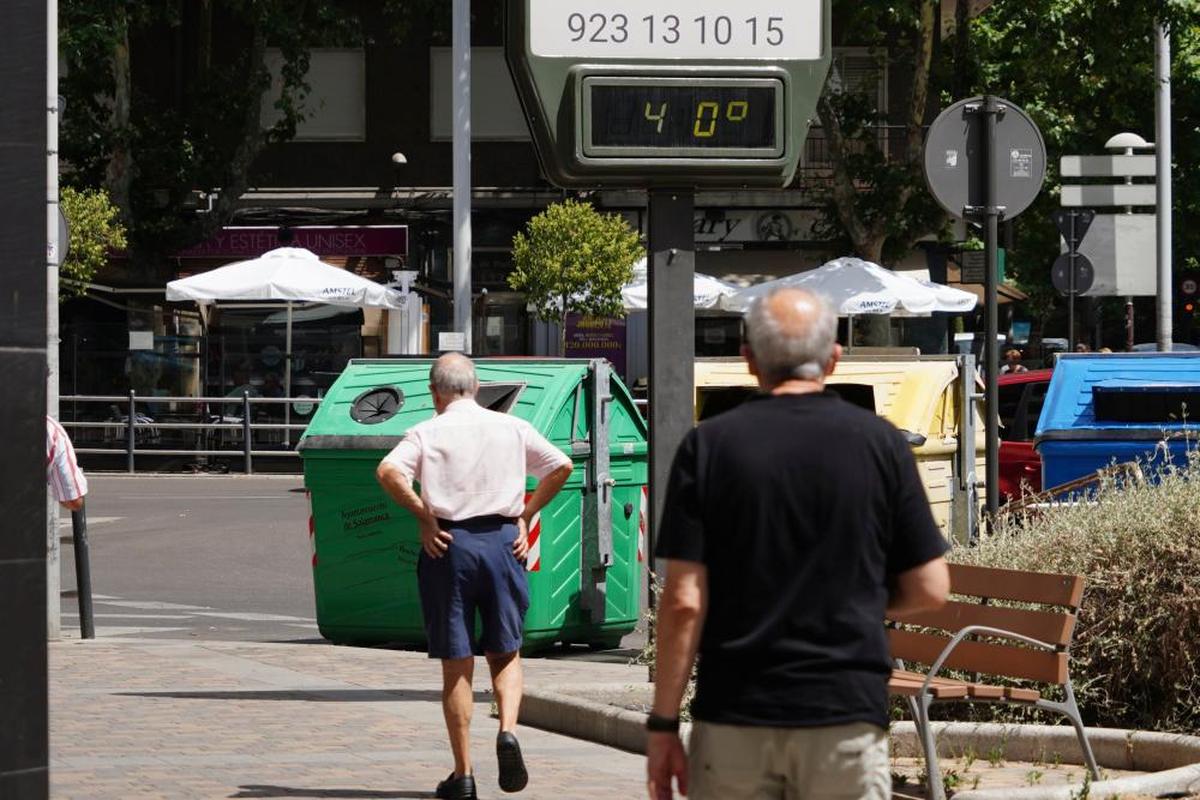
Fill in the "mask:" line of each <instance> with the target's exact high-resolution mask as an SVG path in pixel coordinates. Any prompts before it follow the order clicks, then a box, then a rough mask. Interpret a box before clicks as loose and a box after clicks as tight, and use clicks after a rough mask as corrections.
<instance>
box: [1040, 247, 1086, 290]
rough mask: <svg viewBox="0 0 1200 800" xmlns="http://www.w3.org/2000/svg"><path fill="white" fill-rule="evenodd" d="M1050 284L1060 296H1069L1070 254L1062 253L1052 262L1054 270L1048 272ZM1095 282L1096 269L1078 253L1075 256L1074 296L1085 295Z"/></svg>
mask: <svg viewBox="0 0 1200 800" xmlns="http://www.w3.org/2000/svg"><path fill="white" fill-rule="evenodd" d="M1050 282H1051V283H1053V284H1054V288H1055V289H1058V291H1059V292H1060V293H1062V294H1066V295H1069V294H1070V293H1071V254H1070V253H1063V254H1062V255H1061V256H1059V257H1058V259H1057V260H1055V262H1054V268H1053V270H1052V271H1051V272H1050ZM1095 282H1096V268H1095V267H1093V266H1092V262H1091V261H1090V260H1088V257H1087V256H1085V255H1081V254H1079V253H1076V254H1075V294H1076V295H1081V294H1086V293H1087V291H1088V290H1089V289H1091V288H1092V285H1093V284H1094V283H1095Z"/></svg>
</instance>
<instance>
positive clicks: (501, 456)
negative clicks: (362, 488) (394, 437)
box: [383, 399, 571, 521]
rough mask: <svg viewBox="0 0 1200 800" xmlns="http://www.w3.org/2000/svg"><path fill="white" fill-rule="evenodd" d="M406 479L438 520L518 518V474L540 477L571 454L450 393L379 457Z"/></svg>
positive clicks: (524, 425)
mask: <svg viewBox="0 0 1200 800" xmlns="http://www.w3.org/2000/svg"><path fill="white" fill-rule="evenodd" d="M383 460H384V463H387V464H392V465H394V466H395V467H397V468H398V469H399V470H400V472H401V473H402V474H403V475H404V476H405V477H406V478H408V479H409V480H410V481H418V482H420V484H421V497H422V499H423V500H424V501H425V504H426V505H427V506H428V507H429V509H430V511H432V512H433V514H434V515H435V516H437V517H438V518H439V519H445V520H451V521H460V520H465V519H471V518H472V517H486V516H492V515H497V516H502V517H518V516H520V515H521V512H522V511H524V510H525V479H526V477H527V476H529V475H532V476H533V477H535V478H537V479H538V480H541V479H542V478H544V477H546V476H547V475H549V474H550V473H551V472H553V471H554V470H556V469H558V468H559V467H562V466H565V465H567V464H570V463H571V459H570V458H568V457H567V455H566V454H565V453H563V452H562V451H561V450H559V449H558V448H557V447H555V446H554V445H552V444H551V443H550V442H548V441H547V440H546V438H545V437H544V436H542V435H541V434H540V433H538V432H537V431H536V430H534V428H533V426H532V425H530V424H529V423H528V422H526V421H525V420H522V419H518V418H517V417H514V416H511V415H509V414H500V413H498V412H495V411H490V410H488V409H486V408H483V407H481V406H480V405H479V404H478V403H476V402H475V401H474V400H471V399H463V400H456V401H455V402H453V403H451V404H450V405H449V406H448V407H447V408H446V410H445V411H444V412H443V413H441V414H439V415H438V416H436V417H434V418H433V419H431V420H428V421H427V422H422V423H420V424H418V425H414V426H413V427H412V428H411V429H410V430H409V431H408V434H407V435H406V436H405V437H404V440H403V441H401V442H400V444H398V445H396V448H395V449H394V450H392V452H391V453H389V454H388V455H387V456H386V457H385V458H384V459H383Z"/></svg>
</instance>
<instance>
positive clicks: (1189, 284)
mask: <svg viewBox="0 0 1200 800" xmlns="http://www.w3.org/2000/svg"><path fill="white" fill-rule="evenodd" d="M1179 289H1180V290H1181V291H1182V292H1183V293H1184V294H1185V295H1187V296H1188V297H1191V296H1192V295H1194V294H1195V293H1196V290H1198V289H1200V284H1197V283H1196V281H1195V279H1194V278H1188V279H1187V280H1185V281H1184V282H1183V283H1181V284H1179Z"/></svg>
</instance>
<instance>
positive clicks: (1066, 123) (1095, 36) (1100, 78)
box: [970, 0, 1200, 322]
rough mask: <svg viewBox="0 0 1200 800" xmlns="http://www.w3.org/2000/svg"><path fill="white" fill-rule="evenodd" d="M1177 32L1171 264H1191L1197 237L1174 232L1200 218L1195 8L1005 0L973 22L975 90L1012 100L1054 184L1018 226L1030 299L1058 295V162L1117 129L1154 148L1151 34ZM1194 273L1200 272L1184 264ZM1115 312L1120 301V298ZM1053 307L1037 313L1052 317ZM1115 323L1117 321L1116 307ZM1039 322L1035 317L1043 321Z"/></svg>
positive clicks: (1199, 23)
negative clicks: (1054, 280) (1043, 151)
mask: <svg viewBox="0 0 1200 800" xmlns="http://www.w3.org/2000/svg"><path fill="white" fill-rule="evenodd" d="M1158 19H1165V20H1167V21H1168V22H1169V23H1170V26H1171V29H1172V39H1173V41H1172V50H1173V56H1174V58H1173V69H1172V73H1173V86H1172V90H1173V94H1174V105H1173V115H1172V116H1173V121H1174V126H1173V127H1174V137H1175V161H1176V169H1175V175H1174V191H1175V206H1176V218H1177V222H1176V225H1175V253H1176V258H1175V263H1176V264H1177V265H1178V266H1179V267H1187V266H1189V263H1188V262H1189V258H1194V254H1195V253H1196V252H1198V251H1200V230H1198V229H1197V228H1196V227H1195V226H1187V225H1182V224H1179V222H1180V221H1182V220H1185V219H1189V218H1192V217H1194V216H1195V214H1197V213H1200V172H1197V171H1196V170H1194V169H1190V168H1185V167H1187V166H1190V165H1194V164H1196V163H1197V160H1198V159H1200V4H1196V3H1194V2H1170V1H1169V0H1154V1H1153V2H1151V1H1150V0H1020V1H1019V2H1018V0H1002V2H997V3H996V4H995V5H993V6H992V7H991V8H990V9H989V10H988V11H987V12H986V13H985V14H983V15H982V16H980V17H979V18H978V19H976V20H974V21H973V23H972V25H971V34H970V35H971V41H970V50H971V52H972V53H973V59H974V62H975V63H974V66H973V71H974V73H975V74H974V76H973V77H974V84H973V87H972V88H973V90H974V91H975V92H983V91H990V92H993V93H996V94H1000V95H1002V96H1007V97H1011V98H1012V99H1013V101H1014V102H1017V103H1020V104H1021V105H1022V106H1023V107H1024V108H1025V109H1026V110H1027V111H1028V112H1029V113H1030V115H1031V116H1032V117H1033V118H1034V120H1035V121H1036V122H1037V124H1038V126H1039V127H1040V128H1041V130H1042V134H1043V135H1044V136H1045V138H1046V146H1047V150H1048V152H1049V155H1050V158H1049V165H1050V176H1049V180H1048V181H1047V185H1046V190H1045V191H1044V192H1043V193H1042V196H1041V197H1040V198H1039V200H1038V202H1037V204H1035V205H1034V206H1033V207H1032V208H1030V209H1029V210H1028V211H1026V212H1025V213H1024V214H1023V215H1022V216H1021V217H1020V218H1019V219H1018V220H1017V223H1016V226H1015V234H1016V235H1015V239H1016V251H1017V257H1016V258H1011V259H1010V260H1009V264H1010V265H1011V267H1012V269H1011V272H1012V273H1013V276H1014V278H1015V280H1016V282H1017V283H1018V285H1020V286H1021V288H1022V289H1023V290H1024V291H1026V292H1027V293H1028V294H1030V295H1031V296H1037V297H1041V298H1053V299H1055V300H1057V302H1058V305H1059V307H1060V308H1061V305H1062V302H1063V301H1061V300H1058V299H1057V297H1056V296H1055V295H1054V294H1053V290H1052V289H1051V288H1050V265H1051V264H1052V263H1053V261H1054V258H1055V257H1056V256H1057V255H1058V253H1059V235H1058V231H1057V229H1056V228H1055V226H1054V224H1053V223H1052V222H1051V220H1050V214H1051V212H1052V211H1053V210H1054V209H1055V208H1056V207H1057V205H1058V196H1059V189H1060V188H1061V185H1062V179H1061V177H1060V175H1059V172H1058V164H1059V158H1060V157H1061V156H1063V155H1069V154H1088V153H1097V154H1098V153H1102V152H1104V151H1103V147H1104V143H1105V142H1106V141H1107V140H1108V139H1109V138H1110V137H1111V136H1112V135H1114V134H1116V133H1120V132H1121V131H1126V130H1128V131H1134V132H1137V133H1141V134H1142V135H1143V136H1145V137H1146V139H1148V140H1153V139H1154V127H1155V126H1154V108H1155V106H1154V43H1153V38H1152V37H1153V34H1154V26H1155V23H1156V21H1157V20H1158ZM1190 266H1192V267H1193V268H1195V267H1200V264H1192V265H1190ZM1117 302H1118V303H1119V302H1120V301H1117ZM1050 308H1051V306H1050V305H1049V304H1042V307H1041V308H1040V309H1033V310H1034V315H1035V318H1038V321H1039V322H1041V321H1044V317H1041V315H1039V314H1038V311H1041V312H1042V313H1043V314H1047V313H1048V311H1049V310H1050ZM1114 311H1115V312H1116V313H1114V314H1112V315H1111V317H1112V318H1114V319H1116V318H1120V317H1121V316H1123V315H1122V314H1121V313H1120V311H1119V310H1117V309H1114ZM1039 317H1040V318H1039Z"/></svg>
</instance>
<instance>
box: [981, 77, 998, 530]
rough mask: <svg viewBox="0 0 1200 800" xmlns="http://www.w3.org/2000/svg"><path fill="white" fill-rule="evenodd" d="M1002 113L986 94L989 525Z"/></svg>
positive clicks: (994, 471) (994, 482) (994, 452)
mask: <svg viewBox="0 0 1200 800" xmlns="http://www.w3.org/2000/svg"><path fill="white" fill-rule="evenodd" d="M1001 113H1003V110H1002V106H1001V105H1000V101H999V98H996V97H994V96H991V95H988V96H987V97H985V98H984V99H983V114H984V120H985V122H984V125H985V133H984V142H985V145H984V149H985V152H986V153H987V155H986V156H985V157H984V160H985V167H984V169H985V174H986V175H987V178H986V180H985V185H986V187H987V188H986V190H985V193H986V197H987V203H986V208H985V209H984V214H985V215H986V217H987V231H986V236H985V239H984V244H985V247H986V250H987V280H986V281H984V303H985V306H986V308H985V315H986V317H987V341H986V342H985V343H984V345H985V347H986V349H985V351H984V353H985V358H986V361H985V363H986V364H987V367H986V372H987V388H986V394H987V397H986V403H987V420H986V423H987V425H986V428H987V510H988V520H989V524H991V523H992V522H993V521H994V520H995V518H996V512H997V511H999V510H1000V383H999V377H1000V346H999V344H998V343H997V342H996V339H997V338H998V336H999V333H1000V332H999V327H1000V320H999V317H1000V310H999V305H1000V304H999V287H998V286H997V285H996V284H997V281H998V280H999V277H1000V274H999V273H1000V257H999V251H998V248H999V240H1000V215H1001V214H1002V213H1003V211H1002V210H1001V209H1000V207H999V203H998V194H999V193H998V192H997V188H998V187H997V185H996V184H997V180H996V171H997V167H998V164H999V161H1000V159H999V158H998V152H997V142H996V121H997V119H998V118H999V116H1000V114H1001Z"/></svg>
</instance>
